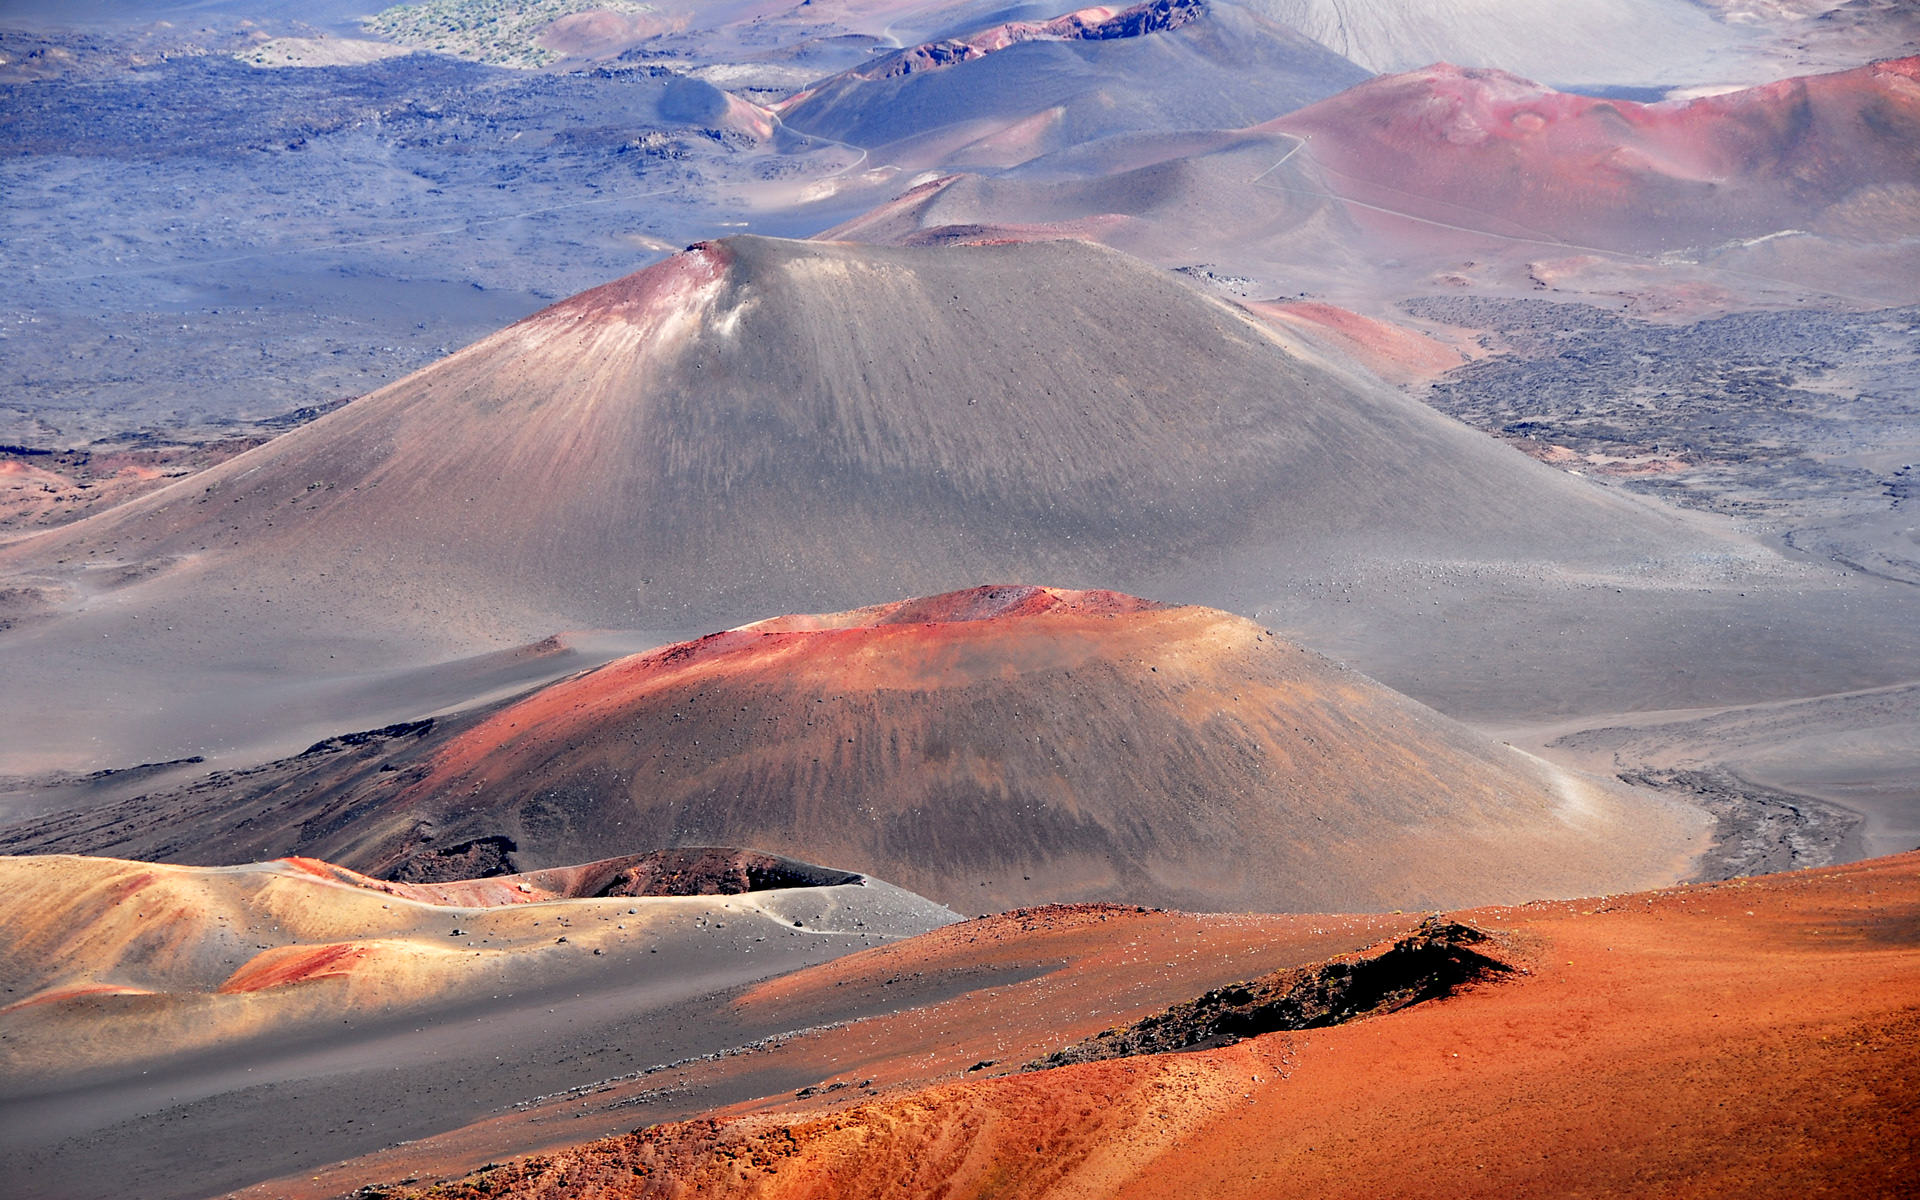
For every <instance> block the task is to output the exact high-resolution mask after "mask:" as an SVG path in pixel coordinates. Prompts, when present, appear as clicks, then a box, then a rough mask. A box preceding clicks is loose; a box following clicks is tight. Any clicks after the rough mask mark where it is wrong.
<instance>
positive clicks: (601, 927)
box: [0, 850, 1411, 1200]
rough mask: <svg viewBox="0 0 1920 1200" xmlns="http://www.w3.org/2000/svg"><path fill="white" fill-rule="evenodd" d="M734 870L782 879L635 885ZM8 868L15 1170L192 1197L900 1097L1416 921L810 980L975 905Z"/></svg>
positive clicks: (2, 1086)
mask: <svg viewBox="0 0 1920 1200" xmlns="http://www.w3.org/2000/svg"><path fill="white" fill-rule="evenodd" d="M736 868H738V869H739V870H741V871H744V872H745V873H746V874H747V875H748V876H749V878H748V880H747V882H748V883H749V884H751V883H753V882H754V880H753V878H752V876H753V875H755V874H756V873H758V874H759V875H760V882H761V883H762V884H773V885H776V886H772V887H763V888H757V889H752V890H748V891H746V892H731V893H727V892H721V893H719V894H704V895H687V896H679V895H676V896H664V897H662V896H639V897H636V896H629V895H622V894H620V893H621V892H623V891H627V890H631V887H630V885H631V884H632V883H633V882H634V881H635V880H636V879H638V878H640V877H642V876H650V877H652V878H653V879H654V880H655V881H656V882H657V881H659V880H662V879H668V878H672V879H678V880H679V881H680V882H685V877H686V876H687V875H689V874H691V875H694V876H703V877H705V878H706V879H707V880H709V881H715V880H723V879H725V878H726V877H729V876H732V875H734V874H735V869H736ZM769 872H770V873H771V875H772V878H768V874H769ZM0 876H4V882H5V885H6V888H5V892H4V896H5V900H4V901H0V906H3V907H4V913H5V916H6V920H5V923H4V925H0V937H3V938H4V939H5V942H4V945H3V946H0V948H3V949H4V950H5V956H4V958H0V964H4V966H5V970H6V977H5V980H4V986H6V987H9V988H12V989H13V991H12V992H10V993H0V994H5V995H7V997H8V1000H9V1003H8V1005H7V1006H6V1007H5V1011H0V1051H3V1052H4V1057H0V1167H4V1169H5V1170H6V1171H7V1173H8V1175H9V1177H11V1178H16V1179H28V1180H31V1181H32V1185H33V1190H34V1194H38V1195H47V1196H58V1197H60V1198H61V1200H80V1198H82V1197H91V1196H113V1195H120V1194H123V1193H124V1189H125V1186H126V1180H127V1179H128V1178H129V1177H130V1176H133V1175H138V1176H140V1177H141V1178H143V1179H144V1180H145V1181H146V1182H145V1183H144V1184H143V1189H144V1190H145V1192H146V1194H148V1195H152V1196H155V1197H176V1196H178V1197H189V1196H205V1195H209V1194H213V1193H216V1192H221V1191H225V1190H227V1189H230V1188H234V1187H240V1186H242V1185H245V1184H249V1183H252V1182H255V1181H258V1180H262V1179H268V1178H272V1177H274V1176H277V1175H281V1174H284V1173H287V1172H290V1171H291V1172H297V1173H300V1174H301V1175H302V1178H303V1180H305V1181H309V1182H310V1177H311V1175H312V1174H313V1173H315V1172H321V1173H325V1172H323V1171H322V1168H324V1167H325V1166H326V1164H328V1163H333V1162H335V1161H339V1160H349V1161H351V1160H357V1159H358V1158H360V1157H362V1156H365V1155H368V1154H373V1155H375V1156H376V1157H377V1158H379V1159H380V1160H381V1161H383V1162H391V1161H393V1160H394V1159H393V1156H395V1155H412V1154H426V1155H427V1156H428V1159H427V1161H431V1162H434V1163H436V1164H442V1163H446V1162H447V1161H448V1160H447V1158H446V1157H445V1156H446V1155H448V1154H457V1153H460V1152H461V1151H455V1150H452V1149H449V1146H452V1145H457V1146H460V1147H468V1148H477V1149H475V1150H474V1152H475V1153H476V1154H477V1155H479V1157H476V1158H473V1159H460V1158H456V1159H454V1160H452V1161H453V1162H454V1163H455V1164H456V1165H460V1164H466V1163H477V1162H482V1161H486V1160H487V1159H488V1158H497V1157H500V1156H502V1155H505V1154H511V1153H516V1152H519V1151H522V1150H525V1149H526V1148H528V1147H530V1146H535V1145H547V1144H554V1143H555V1142H556V1141H566V1140H577V1139H579V1138H581V1137H584V1136H592V1135H595V1134H600V1133H610V1132H615V1131H619V1130H624V1129H628V1128H631V1127H632V1124H633V1122H634V1121H635V1120H637V1119H642V1118H647V1117H652V1118H655V1119H658V1118H661V1117H685V1116H693V1115H697V1114H699V1113H702V1112H705V1111H707V1110H709V1109H712V1108H714V1107H716V1106H723V1105H726V1104H731V1103H736V1102H743V1101H750V1100H753V1099H755V1098H757V1097H765V1096H769V1095H790V1094H791V1093H793V1092H795V1091H804V1090H806V1089H808V1088H813V1087H818V1088H821V1089H826V1090H830V1091H832V1092H835V1093H840V1092H848V1093H849V1094H851V1093H852V1091H853V1090H855V1087H856V1085H859V1090H860V1091H862V1093H863V1094H872V1093H873V1092H874V1091H875V1089H877V1088H881V1087H887V1086H892V1085H896V1084H902V1083H908V1084H912V1083H917V1082H920V1081H923V1080H925V1079H927V1078H928V1077H929V1075H928V1072H929V1071H934V1072H936V1073H945V1072H952V1073H955V1074H957V1073H959V1072H961V1071H963V1070H964V1069H965V1068H966V1067H968V1066H969V1065H970V1064H974V1063H977V1062H979V1061H980V1060H982V1059H986V1058H1004V1059H1006V1060H1008V1061H1015V1060H1019V1061H1024V1060H1025V1059H1027V1058H1033V1057H1036V1056H1038V1055H1041V1054H1044V1053H1046V1052H1048V1051H1049V1050H1052V1049H1054V1048H1056V1042H1055V1039H1056V1038H1058V1037H1060V1036H1063V1035H1068V1036H1072V1037H1082V1036H1086V1035H1089V1034H1092V1033H1094V1032H1096V1031H1097V1030H1099V1029H1100V1028H1102V1027H1103V1026H1104V1025H1105V1024H1108V1023H1111V1022H1112V1021H1113V1020H1115V1019H1126V1020H1132V1019H1135V1018H1139V1017H1143V1016H1146V1015H1148V1014H1151V1013H1152V1012H1154V1011H1156V1010H1158V1009H1159V1008H1161V1007H1164V1006H1165V1005H1168V1004H1171V1003H1175V1002H1177V1001H1179V1000H1180V999H1182V998H1184V997H1186V996H1188V995H1191V994H1194V993H1198V992H1204V991H1207V990H1209V989H1213V988H1217V987H1219V986H1221V985H1223V984H1226V983H1230V982H1232V981H1233V980H1235V979H1238V978H1242V977H1244V976H1246V975H1249V974H1254V975H1258V974H1262V973H1265V972H1270V971H1274V970H1279V969H1287V968H1292V967H1298V966H1301V965H1304V964H1310V963H1313V962H1315V961H1318V960H1320V959H1323V958H1326V957H1327V956H1329V955H1333V954H1339V953H1343V952H1346V951H1350V950H1356V949H1360V948H1363V947H1365V946H1366V945H1368V944H1369V943H1370V942H1372V941H1374V940H1377V939H1378V938H1380V937H1382V936H1388V935H1391V934H1393V933H1395V932H1397V931H1400V930H1404V929H1405V928H1406V927H1407V925H1408V924H1409V923H1410V921H1411V918H1408V917H1404V916H1399V915H1380V916H1371V917H1340V918H1323V917H1285V916H1238V915H1235V916H1209V917H1196V916H1192V915H1189V914H1182V913H1169V912H1150V911H1148V910H1145V909H1136V908H1133V907H1127V908H1121V907H1117V906H1112V905H1092V906H1080V907H1077V908H1049V909H1043V910H1024V911H1022V912H1018V913H1014V914H1010V915H1008V916H1005V917H997V918H992V919H986V920H979V921H972V922H967V923H965V924H962V925H955V926H954V928H955V929H956V930H957V931H958V932H957V933H956V935H955V936H954V937H952V938H949V939H946V940H942V941H937V942H932V943H922V944H920V945H919V946H918V948H917V949H916V950H915V951H914V952H913V953H912V954H911V955H909V956H908V957H907V958H905V959H900V960H891V959H886V958H880V959H871V958H864V957H861V958H860V962H859V963H858V964H857V965H855V966H854V967H852V968H851V969H850V970H848V971H847V972H845V973H843V974H839V975H833V976H830V977H829V976H821V977H812V978H809V977H806V976H799V977H792V976H791V972H793V971H794V969H795V968H798V967H804V966H806V965H808V964H810V963H820V962H823V961H824V960H827V959H831V958H835V957H839V956H845V955H847V954H849V953H853V952H857V951H860V950H862V949H866V948H874V947H879V946H884V945H886V944H888V943H890V942H892V941H896V940H898V939H900V938H901V937H903V936H905V935H909V934H914V933H917V932H921V931H925V930H929V929H934V928H937V927H940V926H943V925H945V924H947V923H951V922H953V921H955V920H956V918H955V916H954V914H952V913H950V912H948V911H947V910H945V909H941V908H939V907H937V906H935V905H932V904H929V903H927V902H926V901H923V900H920V899H918V898H917V897H913V896H910V895H908V894H906V893H903V892H901V891H900V890H898V889H896V888H892V887H889V886H888V885H885V884H882V883H880V882H879V881H876V880H871V879H865V880H862V879H860V878H859V877H852V876H849V875H847V873H844V872H833V871H827V870H825V869H822V868H810V867H806V866H805V865H804V864H795V863H792V862H783V861H780V860H771V859H768V858H766V857H765V856H756V855H751V854H740V853H737V852H727V851H715V850H707V851H703V852H700V853H698V854H692V855H688V856H674V857H671V858H668V857H662V856H648V857H646V858H644V859H640V860H626V861H620V860H616V861H614V862H611V863H599V864H589V865H586V866H581V867H573V868H566V869H562V870H556V871H549V872H536V873H533V874H529V875H522V876H510V877H496V878H492V879H486V880H479V881H456V882H451V883H446V884H429V885H407V884H393V883H385V882H381V881H376V880H370V879H367V878H365V877H364V876H358V875H356V874H354V873H352V872H349V871H345V870H343V869H341V868H338V867H334V866H331V865H329V864H326V863H321V862H317V861H314V860H311V859H306V860H290V861H284V862H278V863H268V864H250V865H247V866H242V867H234V868H212V869H208V868H183V867H167V866H155V865H152V864H146V863H134V862H124V861H113V860H103V859H90V858H74V857H62V856H50V857H27V858H6V859H0ZM849 878H852V879H853V880H854V882H851V883H843V882H838V881H839V880H845V879H849ZM1114 931H1119V932H1123V933H1124V934H1125V936H1124V938H1120V939H1116V938H1115V937H1113V936H1111V934H1112V933H1113V932H1114ZM856 957H859V956H856ZM769 977H772V978H771V979H769ZM789 977H792V978H796V979H799V980H800V984H799V986H798V987H797V988H788V987H783V986H780V984H779V980H781V979H785V978H789ZM756 980H768V981H769V982H768V986H766V987H762V986H760V985H758V984H756V983H755V982H754V981H756ZM1040 1013H1044V1014H1045V1015H1046V1017H1047V1020H1046V1022H1045V1024H1044V1027H1040V1028H1029V1026H1031V1024H1032V1018H1033V1017H1034V1016H1035V1015H1036V1014H1040ZM848 1032H851V1033H852V1034H853V1036H854V1045H856V1046H857V1049H854V1048H849V1045H847V1044H843V1043H841V1042H839V1041H837V1040H835V1039H838V1038H840V1037H841V1036H842V1035H843V1034H845V1033H848ZM854 1071H858V1072H860V1073H858V1074H847V1072H854ZM435 1169H437V1170H445V1169H449V1168H448V1167H446V1166H436V1167H435ZM404 1173H405V1172H404V1171H400V1172H396V1174H404ZM336 1190H345V1189H344V1188H341V1189H336Z"/></svg>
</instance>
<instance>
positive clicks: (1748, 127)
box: [1261, 58, 1920, 250]
mask: <svg viewBox="0 0 1920 1200" xmlns="http://www.w3.org/2000/svg"><path fill="white" fill-rule="evenodd" d="M1261 128H1262V129H1265V130H1275V131H1283V132H1286V133H1291V134H1294V135H1297V136H1300V137H1304V138H1307V139H1308V146H1307V149H1306V153H1307V154H1308V155H1310V156H1311V158H1312V159H1313V161H1315V162H1317V163H1319V164H1320V165H1321V166H1322V167H1324V168H1327V169H1328V170H1329V173H1330V175H1331V179H1330V181H1329V182H1330V185H1331V186H1332V187H1333V188H1334V190H1335V191H1336V192H1338V193H1340V194H1341V195H1343V196H1345V197H1347V198H1349V199H1352V200H1357V201H1361V202H1363V203H1365V204H1367V205H1373V206H1378V208H1381V209H1388V210H1392V211H1394V212H1403V213H1407V214H1410V215H1412V216H1415V217H1418V218H1422V219H1424V220H1425V221H1428V222H1437V223H1440V224H1443V225H1453V226H1458V227H1464V228H1467V229H1471V230H1477V231H1483V232H1491V233H1496V234H1503V235H1511V236H1519V237H1530V238H1541V239H1549V240H1558V239H1564V240H1566V241H1569V242H1574V243H1582V244H1590V245H1595V246H1600V247H1604V248H1608V249H1616V250H1653V249H1659V248H1666V247H1680V246H1689V245H1711V244H1717V243H1720V242H1724V241H1728V240H1731V239H1736V238H1746V237H1755V236H1760V235H1764V234H1768V233H1774V232H1777V231H1780V230H1784V229H1810V228H1816V227H1817V226H1818V224H1819V222H1820V219H1821V216H1822V214H1823V213H1824V212H1825V211H1826V210H1827V209H1829V208H1831V207H1833V206H1835V205H1838V204H1841V203H1843V202H1847V201H1850V200H1852V201H1854V202H1856V203H1858V202H1862V201H1864V200H1865V199H1866V198H1868V197H1870V196H1872V195H1873V194H1874V193H1875V191H1876V189H1881V188H1886V187H1910V186H1912V185H1914V184H1915V183H1920V59H1913V58H1909V59H1899V60H1894V61H1889V62H1879V63H1874V64H1872V65H1871V66H1866V67H1861V68H1858V69H1856V70H1852V71H1843V72H1840V73H1837V74H1832V75H1816V76H1807V77H1803V78H1796V79H1788V80H1783V81H1781V82H1778V83H1771V84H1767V85H1765V86H1763V87H1756V88H1750V89H1747V90H1745V91H1738V92H1729V93H1725V94H1722V95H1717V96H1710V97H1706V98H1703V99H1697V100H1691V101H1685V102H1679V101H1670V102H1665V103H1659V104H1636V103H1632V102H1628V101H1622V100H1597V99H1593V98H1591V97H1587V96H1579V95H1571V94H1566V93H1561V92H1555V91H1552V90H1550V89H1548V88H1544V87H1541V86H1540V85H1538V84H1535V83H1531V82H1529V81H1527V80H1525V79H1521V78H1519V77H1518V76H1515V75H1510V74H1507V73H1506V72H1504V71H1497V70H1462V69H1460V68H1457V67H1452V66H1447V65H1444V64H1443V65H1440V66H1435V67H1429V68H1427V69H1425V70H1422V71H1415V72H1411V73H1409V74H1405V75H1395V76H1391V77H1387V78H1382V79H1376V80H1372V81H1370V82H1368V83H1364V84H1361V85H1360V86H1359V87H1356V88H1353V89H1351V90H1349V91H1347V92H1343V93H1341V94H1340V95H1338V96H1335V97H1333V98H1331V99H1329V100H1325V101H1322V102H1321V103H1319V104H1316V105H1313V106H1311V107H1309V108H1306V109H1302V110H1301V111H1299V112H1296V113H1292V114H1289V115H1287V116H1285V117H1282V118H1280V119H1279V120H1277V121H1274V122H1272V123H1271V124H1270V125H1266V126H1262V127H1261ZM1359 215H1361V216H1363V217H1364V216H1365V215H1366V214H1365V213H1361V214H1359ZM1429 228H1430V226H1429Z"/></svg>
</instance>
